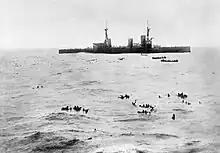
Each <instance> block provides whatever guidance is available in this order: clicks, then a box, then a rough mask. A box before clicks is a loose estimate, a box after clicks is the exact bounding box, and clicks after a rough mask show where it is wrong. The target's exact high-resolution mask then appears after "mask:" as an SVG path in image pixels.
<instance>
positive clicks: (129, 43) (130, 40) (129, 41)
mask: <svg viewBox="0 0 220 153" xmlns="http://www.w3.org/2000/svg"><path fill="white" fill-rule="evenodd" d="M132 47H133V38H129V39H128V48H132Z"/></svg>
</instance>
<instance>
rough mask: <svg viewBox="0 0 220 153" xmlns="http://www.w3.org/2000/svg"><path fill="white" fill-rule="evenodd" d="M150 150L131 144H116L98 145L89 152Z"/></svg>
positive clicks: (147, 152) (124, 152)
mask: <svg viewBox="0 0 220 153" xmlns="http://www.w3.org/2000/svg"><path fill="white" fill-rule="evenodd" d="M150 152H151V151H149V150H146V149H143V148H141V147H138V146H135V145H133V144H118V145H112V146H107V147H100V148H98V149H96V150H95V151H92V152H90V153H150Z"/></svg>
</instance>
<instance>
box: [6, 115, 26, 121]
mask: <svg viewBox="0 0 220 153" xmlns="http://www.w3.org/2000/svg"><path fill="white" fill-rule="evenodd" d="M23 118H24V117H23V116H14V117H9V118H7V119H6V120H7V122H10V121H16V120H21V119H23Z"/></svg>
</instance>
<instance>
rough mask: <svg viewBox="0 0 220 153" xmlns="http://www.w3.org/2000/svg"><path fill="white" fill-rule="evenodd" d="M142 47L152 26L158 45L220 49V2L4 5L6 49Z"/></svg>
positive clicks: (34, 0)
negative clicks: (109, 41)
mask: <svg viewBox="0 0 220 153" xmlns="http://www.w3.org/2000/svg"><path fill="white" fill-rule="evenodd" d="M106 20H108V28H109V31H108V32H109V37H110V38H111V39H112V44H113V45H126V44H127V39H128V38H134V41H135V42H140V35H142V34H144V33H145V31H146V30H145V29H146V28H145V25H146V23H147V20H148V21H149V24H150V26H151V36H153V37H154V38H155V39H154V41H153V43H154V44H161V45H190V46H216V47H218V46H220V43H219V41H220V1H219V0H0V48H65V47H68V48H69V47H71V48H74V47H87V46H90V47H91V46H92V43H94V42H103V41H104V28H105V21H106Z"/></svg>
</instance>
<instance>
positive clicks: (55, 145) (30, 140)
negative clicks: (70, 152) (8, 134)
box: [4, 131, 85, 152]
mask: <svg viewBox="0 0 220 153" xmlns="http://www.w3.org/2000/svg"><path fill="white" fill-rule="evenodd" d="M12 144H13V146H12ZM84 145H85V141H82V140H79V139H76V138H72V139H68V138H66V137H63V136H59V135H56V133H55V132H39V131H38V132H35V133H34V134H32V135H29V136H26V137H23V138H22V137H17V138H13V139H11V140H10V141H9V143H5V144H4V146H5V147H6V148H7V149H6V148H5V150H7V151H9V150H10V151H11V152H17V151H18V150H19V151H21V152H51V151H55V150H63V149H73V148H72V147H74V150H77V149H78V148H79V147H80V146H82V147H83V146H84Z"/></svg>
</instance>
